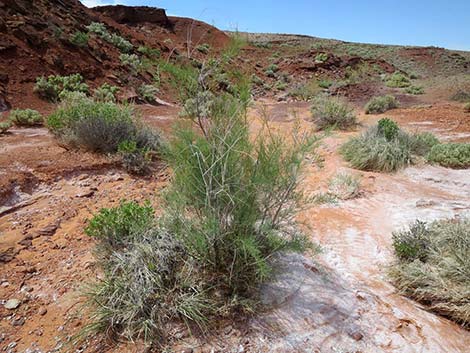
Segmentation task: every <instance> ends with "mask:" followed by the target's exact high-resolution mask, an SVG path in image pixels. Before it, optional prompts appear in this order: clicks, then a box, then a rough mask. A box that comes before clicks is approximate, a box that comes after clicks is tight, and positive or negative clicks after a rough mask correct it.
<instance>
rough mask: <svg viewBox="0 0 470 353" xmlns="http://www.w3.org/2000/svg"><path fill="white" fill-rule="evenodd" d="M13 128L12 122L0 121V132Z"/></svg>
mask: <svg viewBox="0 0 470 353" xmlns="http://www.w3.org/2000/svg"><path fill="white" fill-rule="evenodd" d="M10 128H11V122H9V121H0V134H4V133H5V132H7V131H8V130H9V129H10Z"/></svg>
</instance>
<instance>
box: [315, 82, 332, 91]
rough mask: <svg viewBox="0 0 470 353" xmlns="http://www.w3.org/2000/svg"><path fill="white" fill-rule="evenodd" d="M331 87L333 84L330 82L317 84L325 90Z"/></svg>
mask: <svg viewBox="0 0 470 353" xmlns="http://www.w3.org/2000/svg"><path fill="white" fill-rule="evenodd" d="M331 85H333V82H331V81H330V80H320V81H319V82H318V86H319V87H321V88H325V89H328V88H330V87H331Z"/></svg>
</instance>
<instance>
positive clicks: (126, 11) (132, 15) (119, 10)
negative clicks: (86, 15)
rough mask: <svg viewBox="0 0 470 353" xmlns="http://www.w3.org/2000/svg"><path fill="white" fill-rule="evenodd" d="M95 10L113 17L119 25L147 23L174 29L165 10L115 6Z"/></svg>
mask: <svg viewBox="0 0 470 353" xmlns="http://www.w3.org/2000/svg"><path fill="white" fill-rule="evenodd" d="M93 10H94V11H97V12H101V13H102V14H104V15H105V16H108V17H111V18H112V19H113V20H115V21H116V22H118V23H126V24H138V23H145V22H147V23H154V24H156V25H159V26H161V27H165V28H171V27H172V23H171V21H170V20H169V19H168V17H167V16H166V13H165V10H164V9H159V8H154V7H147V6H123V5H113V6H100V7H95V8H93Z"/></svg>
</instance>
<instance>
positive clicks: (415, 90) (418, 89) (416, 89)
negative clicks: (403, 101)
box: [405, 85, 424, 95]
mask: <svg viewBox="0 0 470 353" xmlns="http://www.w3.org/2000/svg"><path fill="white" fill-rule="evenodd" d="M405 92H406V93H408V94H414V95H419V94H424V87H423V86H414V85H411V86H409V87H406V88H405Z"/></svg>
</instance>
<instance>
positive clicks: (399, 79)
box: [385, 72, 411, 88]
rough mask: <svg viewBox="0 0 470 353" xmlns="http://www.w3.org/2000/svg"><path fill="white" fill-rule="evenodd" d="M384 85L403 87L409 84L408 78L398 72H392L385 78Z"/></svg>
mask: <svg viewBox="0 0 470 353" xmlns="http://www.w3.org/2000/svg"><path fill="white" fill-rule="evenodd" d="M385 85H386V86H387V87H392V88H405V87H408V86H410V85H411V82H410V79H409V78H408V77H406V76H405V75H404V74H402V73H400V72H394V73H393V74H391V75H389V76H388V77H387V78H386V79H385Z"/></svg>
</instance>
